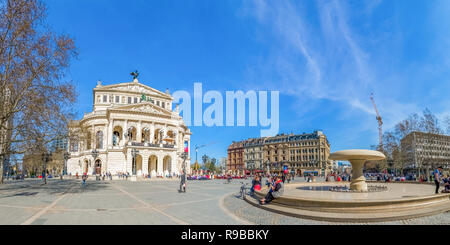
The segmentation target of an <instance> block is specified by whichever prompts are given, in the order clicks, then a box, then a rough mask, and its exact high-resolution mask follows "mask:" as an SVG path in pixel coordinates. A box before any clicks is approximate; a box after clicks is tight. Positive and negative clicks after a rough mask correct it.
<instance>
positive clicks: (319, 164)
mask: <svg viewBox="0 0 450 245" xmlns="http://www.w3.org/2000/svg"><path fill="white" fill-rule="evenodd" d="M239 144H242V146H243V147H242V148H243V149H242V155H243V159H244V161H243V162H242V163H241V164H242V167H241V169H244V170H252V171H254V170H255V169H256V170H259V171H261V170H262V171H264V172H272V173H281V172H282V171H283V170H284V169H285V168H287V169H288V170H289V171H290V172H291V171H293V172H295V173H296V174H298V175H304V174H314V175H326V174H328V173H330V172H331V171H332V161H331V160H329V159H328V157H329V155H330V143H329V142H328V139H327V137H326V135H325V134H324V133H323V132H322V131H315V132H313V133H310V134H305V133H304V134H299V135H294V134H280V135H277V136H273V137H265V138H257V139H248V140H243V141H241V142H234V143H233V144H231V145H230V147H229V148H228V157H229V163H234V162H235V159H237V157H236V156H234V154H235V153H237V152H236V150H235V149H236V148H237V146H238V145H239ZM230 153H231V154H230ZM228 170H229V171H233V170H235V168H232V165H229V168H228Z"/></svg>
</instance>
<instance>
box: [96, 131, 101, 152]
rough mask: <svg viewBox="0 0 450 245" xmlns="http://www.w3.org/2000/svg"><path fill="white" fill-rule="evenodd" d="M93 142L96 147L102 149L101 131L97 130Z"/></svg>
mask: <svg viewBox="0 0 450 245" xmlns="http://www.w3.org/2000/svg"><path fill="white" fill-rule="evenodd" d="M95 142H96V148H97V149H103V131H98V132H97V134H96V138H95Z"/></svg>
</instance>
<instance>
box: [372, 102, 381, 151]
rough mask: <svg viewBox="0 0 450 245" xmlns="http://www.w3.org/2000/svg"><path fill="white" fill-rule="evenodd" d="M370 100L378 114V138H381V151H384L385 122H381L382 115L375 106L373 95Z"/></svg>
mask: <svg viewBox="0 0 450 245" xmlns="http://www.w3.org/2000/svg"><path fill="white" fill-rule="evenodd" d="M370 100H371V101H372V104H373V107H374V108H375V112H376V113H377V121H378V137H379V141H380V142H379V145H378V147H379V150H381V149H383V120H381V116H380V113H379V112H378V109H377V105H376V104H375V100H374V99H373V93H371V94H370Z"/></svg>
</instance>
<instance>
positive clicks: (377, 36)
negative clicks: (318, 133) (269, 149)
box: [46, 0, 450, 158]
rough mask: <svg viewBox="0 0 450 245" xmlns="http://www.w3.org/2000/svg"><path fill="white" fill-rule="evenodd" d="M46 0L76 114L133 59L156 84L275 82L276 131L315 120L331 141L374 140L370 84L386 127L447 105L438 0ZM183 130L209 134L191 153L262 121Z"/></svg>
mask: <svg viewBox="0 0 450 245" xmlns="http://www.w3.org/2000/svg"><path fill="white" fill-rule="evenodd" d="M46 2H47V5H48V11H49V15H48V24H49V25H50V26H51V27H52V29H53V30H55V31H57V32H60V33H61V32H62V33H68V34H70V35H71V36H72V37H73V38H74V39H75V41H76V44H77V47H78V51H79V57H78V59H77V60H74V61H73V63H72V66H71V68H70V70H69V71H68V73H67V77H66V78H67V79H70V80H73V82H74V84H75V85H76V86H77V89H78V93H79V97H78V101H77V104H76V105H75V109H76V111H77V113H78V119H80V118H81V117H82V115H83V113H84V112H90V111H92V89H93V88H94V87H95V85H96V82H97V80H99V79H100V80H102V81H103V83H104V84H113V83H119V82H129V81H131V76H130V75H129V74H130V72H131V71H134V70H136V69H137V70H139V72H140V76H139V81H140V82H142V83H144V84H146V85H149V86H151V87H153V88H156V89H158V90H161V91H165V89H166V88H169V89H170V91H172V92H173V91H176V90H187V91H193V84H194V82H202V83H203V90H204V91H206V90H219V91H222V92H223V94H225V91H226V90H243V91H247V90H279V91H280V133H283V132H284V133H291V132H293V133H303V132H311V131H313V130H316V129H320V130H323V131H324V133H325V134H326V135H327V136H328V139H329V141H330V143H331V149H332V151H336V150H342V149H351V148H369V147H370V146H371V145H375V144H377V141H378V131H377V121H376V119H375V112H374V109H373V107H372V104H371V101H370V99H369V96H370V93H371V92H373V93H374V94H375V100H376V103H377V106H378V110H379V111H380V114H381V116H382V118H383V121H384V125H383V126H384V129H385V130H390V129H392V127H393V126H394V125H395V123H397V122H398V121H400V120H402V119H404V118H406V117H407V115H408V114H410V113H413V112H421V111H422V110H423V109H424V108H425V107H428V108H429V109H430V110H431V111H432V112H434V113H435V114H436V115H437V116H438V118H440V119H442V118H444V117H445V116H446V115H450V106H449V105H450V97H449V96H448V94H449V91H450V15H449V14H448V13H450V1H447V0H432V1H422V0H421V1H415V0H408V1H401V0H389V1H388V0H370V1H361V0H358V1H342V0H339V1H331V0H330V1H313V0H304V1H288V0H280V1H250V0H248V1H242V2H241V1H236V0H230V1H226V0H221V1H208V0H184V1H179V0H164V1H162V0H160V1H148V0H139V1H138V0H135V1H116V0H95V1H92V0H76V1H75V0H74V1H69V0H47V1H46ZM207 106H208V105H205V107H207ZM191 131H192V132H193V133H194V134H193V136H192V141H191V146H192V147H193V146H194V145H196V144H199V145H200V144H208V143H210V142H216V143H215V144H213V145H211V146H208V147H206V148H203V149H202V150H201V151H200V155H202V154H208V155H210V156H212V157H216V158H219V157H224V156H226V148H227V146H228V145H229V144H230V143H231V142H232V141H233V140H235V141H237V140H241V139H245V138H249V137H259V133H260V128H259V127H205V126H203V127H193V126H192V127H191ZM192 157H195V156H192ZM199 157H200V156H199Z"/></svg>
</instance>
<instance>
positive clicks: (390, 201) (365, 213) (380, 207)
mask: <svg viewBox="0 0 450 245" xmlns="http://www.w3.org/2000/svg"><path fill="white" fill-rule="evenodd" d="M384 158H385V156H384V154H383V153H381V152H378V151H372V150H344V151H338V152H335V153H332V154H330V157H329V159H332V160H346V161H349V162H350V163H351V165H352V174H353V177H352V181H351V182H350V183H349V182H315V183H307V182H301V183H291V184H285V190H284V194H283V195H282V196H281V197H279V198H277V199H275V200H274V201H273V202H272V203H270V204H268V205H263V206H261V205H259V203H258V200H259V199H260V198H262V197H264V196H265V195H266V193H267V191H268V189H267V188H263V189H261V190H260V191H255V197H254V198H253V197H249V196H246V197H245V199H246V201H247V202H248V203H250V204H252V205H254V206H257V207H259V208H262V209H266V210H268V211H271V212H276V213H281V214H285V215H289V216H294V217H299V218H306V219H314V220H321V221H335V222H378V221H391V220H402V219H411V218H417V217H422V216H427V215H433V214H438V213H443V212H447V211H449V210H450V194H448V193H440V194H434V185H432V184H430V183H418V182H409V183H406V182H392V183H380V182H378V183H377V184H375V186H368V185H367V183H366V179H365V178H364V175H363V166H364V163H365V162H366V161H368V160H382V159H384Z"/></svg>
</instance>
